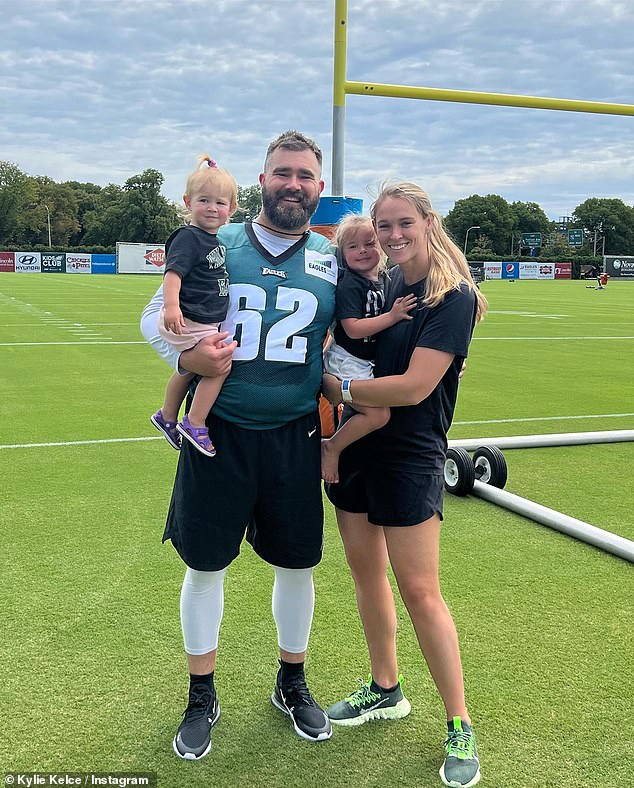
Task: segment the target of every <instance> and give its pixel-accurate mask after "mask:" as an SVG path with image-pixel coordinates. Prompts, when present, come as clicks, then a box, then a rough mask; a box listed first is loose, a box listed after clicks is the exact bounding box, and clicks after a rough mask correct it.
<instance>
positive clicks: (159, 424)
mask: <svg viewBox="0 0 634 788" xmlns="http://www.w3.org/2000/svg"><path fill="white" fill-rule="evenodd" d="M150 421H151V422H152V424H153V425H154V426H155V427H156V429H157V430H158V431H159V432H162V433H163V436H164V437H165V440H166V441H167V442H168V443H169V444H170V446H173V447H174V448H175V449H176V451H180V449H181V436H180V434H179V432H178V430H177V429H176V422H175V421H166V420H165V419H164V418H163V414H162V413H161V411H160V410H157V411H156V413H154V414H153V415H152V416H150Z"/></svg>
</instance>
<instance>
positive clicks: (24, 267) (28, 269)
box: [15, 252, 42, 274]
mask: <svg viewBox="0 0 634 788" xmlns="http://www.w3.org/2000/svg"><path fill="white" fill-rule="evenodd" d="M15 270H16V273H21V274H39V273H41V271H42V257H41V255H40V253H39V252H15Z"/></svg>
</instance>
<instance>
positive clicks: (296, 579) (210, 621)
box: [181, 566, 315, 655]
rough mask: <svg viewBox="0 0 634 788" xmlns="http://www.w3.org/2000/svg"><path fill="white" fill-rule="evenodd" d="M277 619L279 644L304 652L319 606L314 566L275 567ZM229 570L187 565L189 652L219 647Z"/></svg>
mask: <svg viewBox="0 0 634 788" xmlns="http://www.w3.org/2000/svg"><path fill="white" fill-rule="evenodd" d="M273 569H274V570H275V582H274V583H273V599H272V608H273V618H274V620H275V625H276V626H277V640H278V645H279V647H280V648H281V649H283V650H284V651H289V652H291V653H292V654H301V653H302V652H304V651H306V649H307V648H308V637H309V635H310V627H311V624H312V621H313V610H314V608H315V587H314V585H313V570H312V569H284V568H282V567H280V566H274V567H273ZM226 572H227V570H226V569H221V570H220V571H218V572H200V571H198V570H197V569H191V568H189V567H188V568H187V571H186V572H185V579H184V580H183V587H182V589H181V627H182V630H183V640H184V643H185V651H186V652H187V654H192V655H198V654H207V653H208V652H210V651H215V650H216V649H217V648H218V633H219V631H220V622H221V621H222V614H223V611H224V577H225V574H226Z"/></svg>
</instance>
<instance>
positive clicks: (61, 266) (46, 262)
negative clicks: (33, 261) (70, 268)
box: [42, 252, 66, 274]
mask: <svg viewBox="0 0 634 788" xmlns="http://www.w3.org/2000/svg"><path fill="white" fill-rule="evenodd" d="M65 271H66V255H65V254H61V253H58V252H42V273H43V274H63V273H64V272H65Z"/></svg>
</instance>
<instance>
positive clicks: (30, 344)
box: [0, 339, 147, 347]
mask: <svg viewBox="0 0 634 788" xmlns="http://www.w3.org/2000/svg"><path fill="white" fill-rule="evenodd" d="M37 345H147V342H146V341H145V340H143V339H141V340H134V341H130V342H120V341H113V340H106V339H99V340H94V339H87V340H85V341H84V342H0V347H34V346H37Z"/></svg>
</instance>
